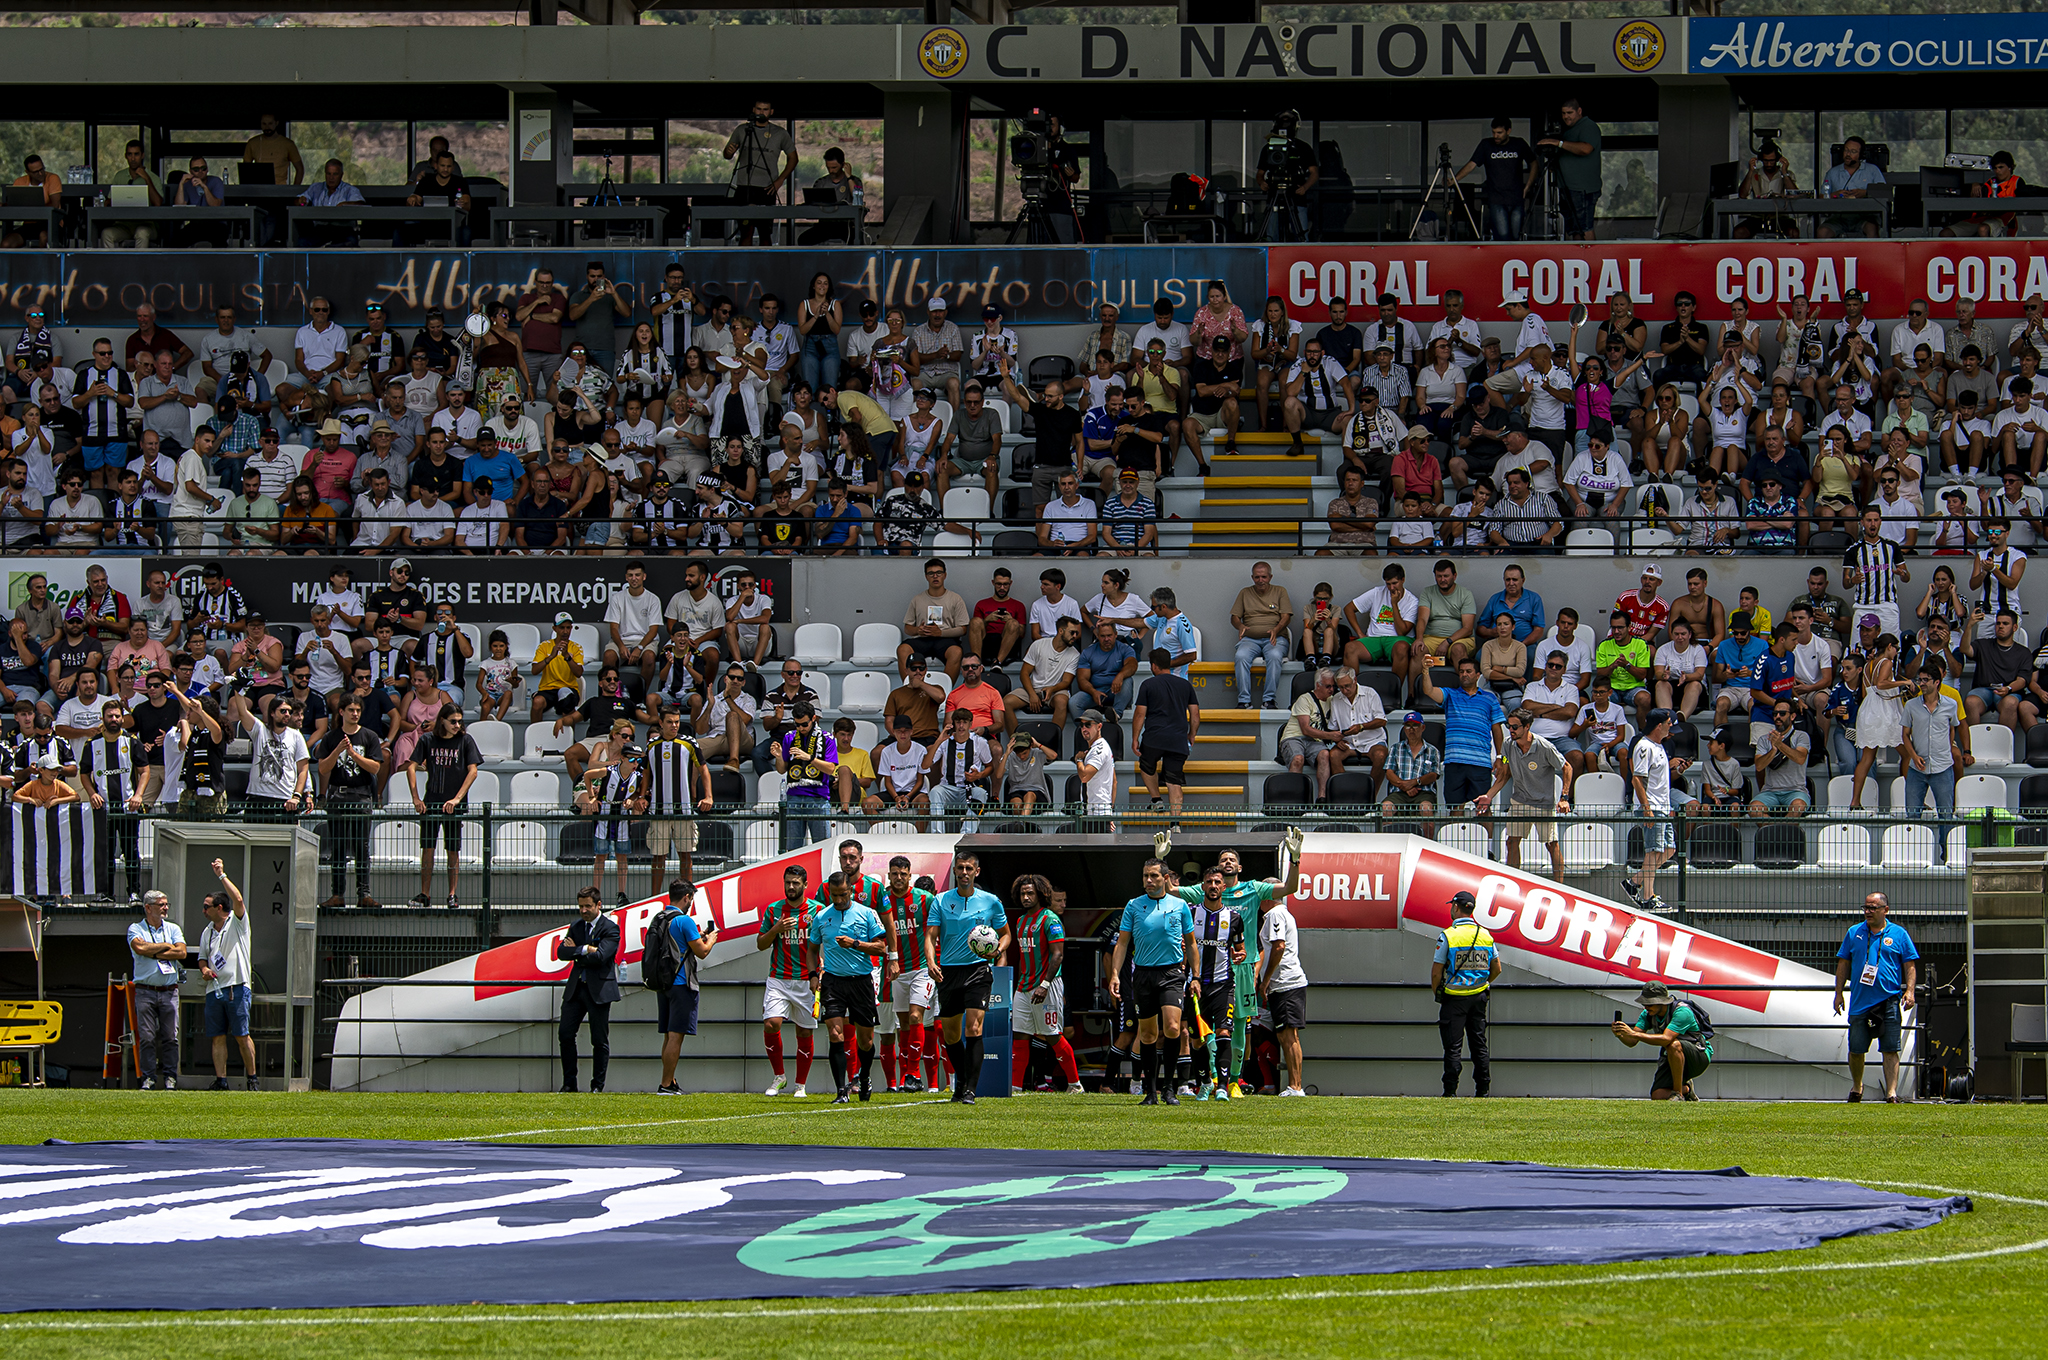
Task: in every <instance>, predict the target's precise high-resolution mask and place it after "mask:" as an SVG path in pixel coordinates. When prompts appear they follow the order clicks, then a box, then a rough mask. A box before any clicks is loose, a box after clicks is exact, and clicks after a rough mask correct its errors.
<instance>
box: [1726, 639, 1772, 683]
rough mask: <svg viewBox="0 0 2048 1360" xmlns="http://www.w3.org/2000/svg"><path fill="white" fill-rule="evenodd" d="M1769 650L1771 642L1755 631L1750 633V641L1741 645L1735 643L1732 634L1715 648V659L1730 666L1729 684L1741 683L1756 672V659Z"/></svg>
mask: <svg viewBox="0 0 2048 1360" xmlns="http://www.w3.org/2000/svg"><path fill="white" fill-rule="evenodd" d="M1769 650H1771V648H1770V644H1769V643H1767V642H1765V641H1764V640H1763V639H1762V638H1760V637H1758V636H1756V635H1755V634H1754V633H1752V634H1750V638H1749V641H1748V642H1745V643H1743V644H1742V645H1741V646H1739V647H1738V646H1736V645H1735V638H1734V636H1733V635H1732V634H1731V635H1730V636H1728V637H1725V638H1722V639H1721V645H1720V646H1718V647H1716V648H1714V660H1716V661H1718V662H1720V663H1721V664H1722V665H1723V666H1726V667H1727V668H1728V683H1729V684H1731V685H1740V684H1743V683H1745V682H1746V680H1747V678H1748V677H1749V676H1751V675H1753V674H1755V673H1756V659H1757V658H1758V657H1760V656H1762V655H1763V654H1764V653H1765V652H1768V651H1769Z"/></svg>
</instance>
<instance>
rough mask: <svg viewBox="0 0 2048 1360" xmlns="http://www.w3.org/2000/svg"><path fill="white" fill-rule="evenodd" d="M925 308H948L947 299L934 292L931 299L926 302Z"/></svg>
mask: <svg viewBox="0 0 2048 1360" xmlns="http://www.w3.org/2000/svg"><path fill="white" fill-rule="evenodd" d="M924 309H925V310H926V311H928V312H943V311H945V310H946V300H945V299H944V298H942V297H940V296H939V295H938V294H937V293H933V294H932V298H931V301H930V302H927V303H925V305H924Z"/></svg>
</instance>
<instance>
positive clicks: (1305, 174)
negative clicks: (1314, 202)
mask: <svg viewBox="0 0 2048 1360" xmlns="http://www.w3.org/2000/svg"><path fill="white" fill-rule="evenodd" d="M1300 125H1301V115H1300V114H1298V113H1296V112H1295V111H1294V110H1293V109H1282V110H1281V111H1280V113H1279V116H1278V117H1276V118H1274V119H1273V130H1272V131H1271V132H1269V133H1267V134H1266V147H1265V150H1263V151H1261V152H1260V153H1259V189H1260V191H1261V192H1262V193H1266V194H1272V193H1273V192H1275V191H1276V190H1285V191H1286V192H1287V193H1288V194H1289V195H1290V196H1291V197H1292V198H1293V199H1294V202H1293V203H1291V204H1289V205H1288V206H1289V209H1290V211H1292V212H1293V214H1294V223H1295V227H1294V239H1295V240H1306V239H1307V238H1308V192H1309V190H1311V189H1313V188H1315V187H1316V181H1317V180H1319V179H1321V178H1322V174H1323V171H1322V167H1321V166H1320V165H1319V164H1317V162H1316V153H1315V148H1314V147H1312V146H1310V145H1309V144H1308V143H1307V142H1304V141H1302V140H1301V139H1300V138H1299V137H1297V136H1295V135H1294V132H1295V129H1296V128H1297V127H1299V126H1300ZM1267 230H1268V231H1269V232H1271V233H1275V234H1273V235H1271V236H1270V237H1269V239H1271V240H1275V241H1279V240H1284V239H1286V233H1285V232H1284V231H1283V230H1282V228H1281V224H1280V222H1279V221H1278V220H1277V219H1276V220H1274V221H1272V222H1271V224H1270V225H1269V226H1268V228H1267Z"/></svg>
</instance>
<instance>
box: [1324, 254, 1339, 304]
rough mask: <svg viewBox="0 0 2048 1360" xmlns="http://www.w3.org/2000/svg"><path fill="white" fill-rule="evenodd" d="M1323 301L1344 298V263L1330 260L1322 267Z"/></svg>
mask: <svg viewBox="0 0 2048 1360" xmlns="http://www.w3.org/2000/svg"><path fill="white" fill-rule="evenodd" d="M1322 284H1323V301H1325V302H1328V301H1329V300H1330V299H1331V298H1334V297H1343V296H1344V262H1343V261H1342V260H1331V261H1329V262H1328V263H1326V264H1324V265H1323V279H1322Z"/></svg>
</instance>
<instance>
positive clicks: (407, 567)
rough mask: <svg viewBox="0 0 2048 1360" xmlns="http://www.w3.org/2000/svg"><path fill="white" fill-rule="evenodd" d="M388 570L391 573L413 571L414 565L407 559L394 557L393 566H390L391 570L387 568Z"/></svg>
mask: <svg viewBox="0 0 2048 1360" xmlns="http://www.w3.org/2000/svg"><path fill="white" fill-rule="evenodd" d="M387 570H389V571H411V570H412V563H411V562H409V561H407V560H406V559H405V558H403V557H394V558H392V559H391V565H390V567H389V568H387Z"/></svg>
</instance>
